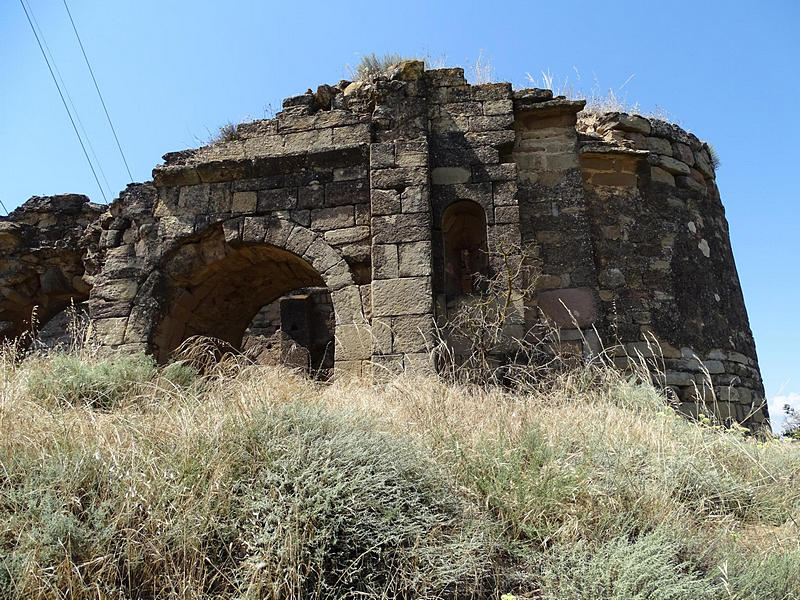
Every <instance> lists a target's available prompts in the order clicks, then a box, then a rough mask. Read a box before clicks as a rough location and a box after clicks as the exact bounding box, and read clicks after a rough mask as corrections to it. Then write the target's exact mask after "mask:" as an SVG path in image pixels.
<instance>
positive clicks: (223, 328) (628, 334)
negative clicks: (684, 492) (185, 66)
mask: <svg viewBox="0 0 800 600" xmlns="http://www.w3.org/2000/svg"><path fill="white" fill-rule="evenodd" d="M583 107H584V102H583V101H573V100H568V99H566V98H563V97H556V98H554V97H553V94H552V92H550V91H549V90H540V89H527V90H513V89H512V87H511V85H510V84H508V83H496V84H485V85H470V84H468V83H467V82H466V80H465V78H464V73H463V70H461V69H438V70H430V71H426V70H425V69H424V68H423V64H422V63H421V62H418V61H407V62H404V63H401V64H399V65H396V66H394V67H392V68H391V69H389V71H387V72H386V73H385V74H384V75H382V76H379V77H375V78H373V79H371V80H369V81H359V82H349V81H341V82H339V83H338V84H336V85H332V86H330V85H323V86H319V87H318V88H317V89H316V91H315V92H312V91H311V90H309V91H308V92H306V93H305V94H302V95H300V96H294V97H291V98H287V99H286V100H285V101H284V103H283V110H282V111H281V112H280V113H279V114H278V115H277V116H276V117H275V118H274V119H269V120H261V121H255V122H251V123H244V124H241V125H239V126H238V127H237V128H236V129H235V131H232V132H229V134H228V135H226V137H225V139H222V140H219V141H217V142H215V143H213V144H210V145H208V146H205V147H203V148H198V149H193V150H184V151H181V152H172V153H169V154H166V155H165V156H164V163H163V164H161V165H159V166H157V167H156V168H155V170H154V171H153V180H152V181H151V182H147V183H144V184H135V185H131V186H129V187H128V189H126V190H125V191H124V192H123V193H122V194H121V195H120V198H119V199H117V200H116V201H115V202H114V203H113V204H112V205H111V206H110V207H109V208H108V210H107V211H106V212H105V213H104V214H103V215H102V216H101V217H99V218H96V217H95V216H94V215H96V214H97V211H98V209H96V208H92V209H81V211H83V212H81V211H79V212H80V214H81V215H85V216H81V217H77V216H75V215H77V213H75V214H74V215H72V214H71V215H72V216H70V217H69V221H70V225H69V227H71V228H72V229H74V230H75V231H76V232H78V233H75V235H73V237H69V238H67V239H69V240H71V241H70V243H69V248H63V247H59V246H58V245H57V244H56V243H55V242H54V241H53V240H50V241H48V242H46V243H40V242H37V241H35V240H34V238H36V236H39V237H41V236H42V235H44V237H47V235H49V234H47V233H46V232H47V231H48V227H50V225H48V224H47V223H45V222H42V223H41V224H40V228H42V229H41V231H43V232H45V233H41V232H39V230H38V229H36V224H33V225H31V224H25V225H24V224H23V222H25V223H27V221H25V219H26V218H27V217H23V216H22V215H23V213H24V214H28V213H29V212H30V211H31V210H33V209H34V205H35V204H36V203H35V202H34V203H33V205H31V206H28V205H26V207H27V208H24V209H21V210H22V212H21V213H19V214H17V213H16V212H15V215H12V217H11V218H9V219H5V220H3V221H2V222H0V243H5V244H6V245H8V246H9V247H10V248H11V247H13V248H14V252H16V254H13V256H12V257H11V258H10V259H9V260H7V261H6V263H4V264H5V265H6V266H5V267H4V268H5V270H4V271H2V272H0V290H1V291H2V293H3V297H2V304H0V320H2V321H6V322H7V323H8V324H6V325H5V328H6V331H7V332H8V333H7V335H18V334H19V333H20V332H21V331H22V330H23V329H24V328H25V318H29V317H30V314H29V313H30V308H31V306H32V303H39V304H41V305H42V306H53V307H58V306H60V304H59V302H62V301H63V299H64V298H67V297H69V298H71V297H75V298H77V299H79V300H80V299H81V298H82V297H85V296H86V295H87V294H88V297H89V310H90V313H91V316H92V318H93V319H94V322H95V331H96V333H97V337H98V341H99V342H100V343H101V344H103V345H104V347H106V348H109V349H114V350H117V351H133V350H145V351H148V352H152V353H154V354H155V355H156V356H157V357H158V359H159V360H168V359H169V357H170V355H171V353H172V352H173V351H174V349H175V348H176V347H177V346H178V345H179V344H180V343H181V341H182V340H184V339H186V338H187V337H188V336H191V335H196V334H202V335H211V336H215V337H219V338H221V339H223V340H225V341H226V342H228V343H230V344H233V345H234V346H237V347H238V346H240V345H241V344H242V343H243V338H244V336H245V332H246V330H247V329H248V325H249V324H250V322H251V320H252V319H253V317H254V315H256V314H258V313H259V311H261V310H262V308H263V307H264V306H267V305H270V303H273V302H277V301H278V299H279V298H286V295H287V294H288V293H289V292H291V291H292V290H296V289H298V288H306V287H315V288H323V289H325V290H326V293H328V294H329V295H330V296H329V297H330V306H331V309H332V311H333V317H334V319H333V320H334V323H333V326H332V327H333V329H334V333H335V349H334V355H335V368H336V371H337V372H338V373H340V374H341V373H355V374H359V375H368V376H369V375H372V376H375V377H379V378H385V377H386V376H391V374H393V373H397V372H400V371H402V370H409V369H411V370H417V371H419V370H430V369H432V368H433V365H432V363H431V359H430V353H429V351H428V350H429V346H430V343H431V341H432V338H433V333H434V323H435V320H437V319H438V321H439V322H440V324H441V323H444V322H447V320H448V319H451V318H452V317H453V311H454V310H457V307H459V306H463V305H464V302H469V299H470V298H472V297H474V295H475V294H476V293H478V292H479V288H478V287H475V288H474V289H473V286H472V283H471V279H470V278H471V274H470V273H469V272H468V271H469V270H470V269H475V270H477V271H479V272H480V275H481V276H484V277H491V276H492V275H493V274H495V273H497V272H498V271H499V270H500V269H501V265H500V263H499V258H498V254H499V251H500V250H503V249H505V250H508V249H509V248H510V249H513V253H516V254H515V255H514V256H515V257H516V258H518V259H519V260H525V261H527V262H528V266H530V267H532V268H533V269H534V270H535V271H537V272H538V273H539V276H538V278H537V279H536V281H535V288H534V293H533V294H532V295H530V296H529V297H528V299H527V301H526V302H525V303H524V305H523V303H522V302H521V301H519V302H517V305H515V306H514V307H513V314H514V315H515V317H514V318H513V319H511V320H510V322H509V328H510V330H509V332H508V333H510V334H511V335H514V336H523V335H525V334H526V330H530V329H534V328H536V327H537V326H539V325H541V324H542V323H546V324H549V325H550V326H553V327H555V328H556V329H557V331H558V335H557V338H558V339H557V343H558V344H559V345H560V348H561V349H562V350H564V351H567V352H569V353H570V354H573V355H577V356H586V357H591V356H594V355H596V354H598V353H600V352H604V351H605V352H613V353H614V355H615V356H614V359H615V361H616V363H617V364H618V365H619V366H620V367H622V368H626V367H628V366H630V362H631V361H639V360H641V361H643V362H644V363H645V364H646V365H648V366H649V367H650V368H651V369H652V370H653V372H654V374H656V376H657V377H660V378H661V381H660V382H661V383H662V384H663V385H665V386H669V387H670V388H671V389H672V390H673V392H674V395H675V398H676V400H677V401H678V402H680V403H681V406H682V408H683V409H684V410H687V411H696V410H697V408H698V407H707V406H708V405H709V403H711V404H714V406H713V409H714V410H716V411H717V412H718V413H719V414H720V415H721V416H723V417H731V418H735V419H736V420H739V421H743V420H748V421H749V422H751V423H760V422H762V421H763V420H764V419H765V418H766V416H767V415H766V409H765V408H762V405H763V387H762V384H761V380H760V376H759V371H758V363H757V358H756V354H755V346H754V343H753V338H752V333H751V332H750V329H749V325H748V322H747V315H746V312H745V307H744V302H743V299H742V295H741V290H740V286H739V281H738V278H737V276H736V269H735V265H734V262H733V256H732V253H731V249H730V241H729V236H728V229H727V223H726V221H725V216H724V210H723V208H722V204H721V202H720V198H719V193H718V191H717V188H716V185H715V183H714V167H713V161H712V160H711V155H710V153H709V148H708V147H707V146H706V145H705V144H703V143H702V142H701V141H700V140H699V139H698V138H696V137H695V136H693V135H691V134H689V133H687V132H685V131H683V130H682V129H680V128H678V127H676V126H674V125H669V124H667V123H664V122H661V121H657V120H648V119H644V118H642V117H638V116H632V115H626V114H620V113H612V114H606V115H599V116H598V115H591V114H587V113H585V112H582V109H583ZM84 204H85V202H84ZM81 206H83V204H82V205H81ZM87 206H88V205H87ZM87 210H88V211H89V212H86V211H87ZM26 211H27V212H26ZM92 211H94V212H92ZM90 221H92V223H91V224H90ZM476 223H477V224H478V225H476ZM23 226H24V227H28V228H31V227H32V228H33V229H32V230H31V231H34V230H35V231H36V232H37V233H35V234H26V235H33V238H30V239H28V238H22V237H20V236H19V235H18V234H17V233H9V232H11V231H12V230H14V231H16V229H15V228H19V227H23ZM3 228H5V229H3ZM84 230H85V231H86V232H87V233H86V234H83V231H84ZM81 235H82V236H83V237H81ZM4 236H5V237H4ZM79 238H80V239H79ZM37 239H38V238H37ZM48 239H49V238H48ZM4 240H6V241H4ZM7 240H11V241H7ZM15 244H16V245H15ZM36 244H39V246H36ZM48 244H49V245H48ZM28 246H31V247H39V248H40V250H39V254H40V255H41V256H43V257H44V256H45V254H46V253H45V254H42V252H43V250H42V248H44V246H46V247H47V252H51V251H52V253H53V254H51V255H47V256H52V257H56V256H57V257H60V258H57V259H56V258H53V260H56V262H59V261H60V262H59V264H60V265H62V266H61V267H58V268H59V269H60V270H59V273H61V275H63V277H61V276H59V278H58V279H59V284H58V285H55V286H54V285H52V283H51V279H52V278H53V277H54V276H53V277H51V275H48V274H47V273H51V272H52V269H50V267H49V266H47V265H49V264H50V263H48V262H47V261H48V260H50V258H47V259H44V258H42V259H37V260H38V262H37V263H36V264H37V266H36V267H35V268H34V269H33V270H31V269H29V268H28V267H25V269H28V270H27V271H26V273H28V274H27V275H25V276H22V275H19V274H16V275H15V273H16V272H17V271H19V270H20V269H22V268H23V267H22V266H21V265H23V264H26V263H25V261H26V260H27V259H25V258H24V253H25V252H26V250H25V249H26V248H27V247H28ZM479 254H482V256H479ZM81 261H82V263H83V264H81ZM63 265H73V266H71V267H69V268H67V267H66V266H63ZM62 267H63V268H62ZM14 269H17V271H14ZM48 269H50V270H48ZM23 270H24V269H23ZM34 272H35V274H36V276H35V277H34V276H33V275H32V274H33V273H34ZM34 280H35V282H36V283H35V284H34V283H24V284H23V283H22V282H23V281H26V282H33V281H34ZM64 281H72V283H71V284H70V285H71V286H72V287H69V286H66V287H65V286H64V285H63V282H64ZM454 281H455V282H456V283H455V284H454V283H453V282H454ZM528 283H529V282H525V281H514V285H515V286H516V287H517V288H519V289H521V288H522V287H527V285H528ZM519 289H518V290H517V291H519ZM81 294H83V296H81ZM326 297H327V296H326ZM23 300H24V301H23ZM281 302H282V301H281ZM304 302H305V301H301V300H300V299H295V300H294V301H291V302H290V301H289V300H286V312H285V314H284V311H283V310H282V309H281V310H280V311H279V313H280V314H277V313H276V314H277V316H275V315H273V321H274V320H275V319H278V320H279V321H280V325H285V322H288V321H285V320H290V319H294V318H295V317H297V315H300V316H299V317H297V318H300V320H301V321H304V322H306V323H308V327H309V328H311V329H313V328H321V329H324V326H323V325H320V324H317V325H314V324H313V323H312V322H313V319H310V318H306V317H305V316H303V315H306V314H307V307H306V308H304V306H306V305H305V304H304ZM48 303H49V304H48ZM14 306H24V307H26V309H25V310H27V311H28V314H27V316H26V314H25V310H23V311H20V310H17V311H16V312H14V310H12V309H13V307H14ZM290 312H291V313H292V314H293V315H295V316H294V317H291V316H290V314H289V313H290ZM269 327H271V328H272V329H273V331H278V329H279V328H278V324H276V323H271V324H270V326H269ZM306 333H308V332H306ZM316 337H318V336H316ZM312 338H315V336H314V335H305V334H303V335H300V334H298V335H297V336H296V339H295V341H294V342H293V343H295V345H297V343H299V345H300V346H302V345H303V344H304V343H305V344H306V345H307V346H308V347H307V348H306V350H307V356H311V355H313V354H314V352H316V350H313V349H312V348H311V346H313V343H312V341H311V340H312ZM298 340H299V342H298ZM303 340H305V341H303ZM282 352H283V350H281V353H282ZM280 356H282V357H283V358H282V360H284V361H288V362H293V361H295V359H294V358H291V357H290V356H289V355H288V354H286V355H284V354H280ZM297 356H299V355H297ZM326 360H327V359H326ZM306 362H307V363H308V362H309V361H306ZM298 364H299V363H298ZM709 382H710V383H711V384H713V385H711V386H709V385H708V383H709ZM712 392H713V394H712Z"/></svg>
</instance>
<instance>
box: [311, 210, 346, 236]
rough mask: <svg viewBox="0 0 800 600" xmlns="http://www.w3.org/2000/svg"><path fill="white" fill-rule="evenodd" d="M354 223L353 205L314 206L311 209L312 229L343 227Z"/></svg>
mask: <svg viewBox="0 0 800 600" xmlns="http://www.w3.org/2000/svg"><path fill="white" fill-rule="evenodd" d="M354 225H355V211H354V208H353V206H335V207H331V208H316V209H314V210H312V211H311V229H313V230H314V231H328V230H330V229H343V228H345V227H352V226H354Z"/></svg>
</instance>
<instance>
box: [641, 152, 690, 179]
mask: <svg viewBox="0 0 800 600" xmlns="http://www.w3.org/2000/svg"><path fill="white" fill-rule="evenodd" d="M651 156H652V157H653V158H654V160H655V164H656V165H657V166H659V167H661V168H662V169H664V170H665V171H667V172H669V173H672V174H673V175H688V174H689V173H690V172H691V171H690V169H689V165H687V164H686V163H683V162H681V161H679V160H676V159H674V158H672V157H670V156H663V155H660V154H653V155H651Z"/></svg>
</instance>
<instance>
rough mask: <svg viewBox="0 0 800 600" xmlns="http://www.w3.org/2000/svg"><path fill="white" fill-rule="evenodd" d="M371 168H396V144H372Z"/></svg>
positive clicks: (370, 150) (370, 148) (370, 154)
mask: <svg viewBox="0 0 800 600" xmlns="http://www.w3.org/2000/svg"><path fill="white" fill-rule="evenodd" d="M369 166H370V168H372V169H384V168H387V167H394V144H393V143H383V144H371V145H370V147H369Z"/></svg>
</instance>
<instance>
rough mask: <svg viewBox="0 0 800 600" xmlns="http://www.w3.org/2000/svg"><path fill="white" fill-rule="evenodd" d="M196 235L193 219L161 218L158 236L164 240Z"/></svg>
mask: <svg viewBox="0 0 800 600" xmlns="http://www.w3.org/2000/svg"><path fill="white" fill-rule="evenodd" d="M192 233H194V218H193V217H161V219H159V221H158V235H159V237H160V238H161V239H162V240H164V239H177V238H181V237H184V236H187V235H191V234H192Z"/></svg>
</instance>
